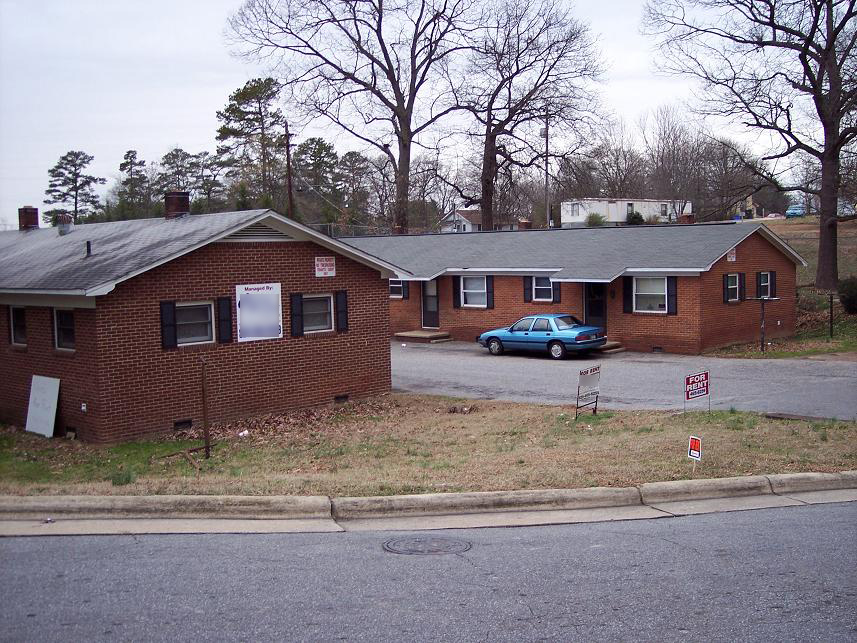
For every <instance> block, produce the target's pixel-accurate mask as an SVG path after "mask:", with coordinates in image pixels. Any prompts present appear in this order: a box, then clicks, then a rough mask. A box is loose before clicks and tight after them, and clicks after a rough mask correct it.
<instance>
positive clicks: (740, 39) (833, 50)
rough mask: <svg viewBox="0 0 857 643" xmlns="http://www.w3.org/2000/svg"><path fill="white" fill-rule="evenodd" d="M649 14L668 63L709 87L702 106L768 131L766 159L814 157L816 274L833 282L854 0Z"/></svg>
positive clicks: (853, 122) (659, 7)
mask: <svg viewBox="0 0 857 643" xmlns="http://www.w3.org/2000/svg"><path fill="white" fill-rule="evenodd" d="M646 23H647V25H648V29H649V30H650V31H651V32H654V33H657V34H659V35H661V37H662V39H661V53H662V54H663V57H664V58H663V60H664V67H665V68H666V69H668V70H671V71H673V72H677V73H681V74H687V75H690V76H694V77H696V78H699V79H700V80H701V81H702V82H703V85H704V86H705V87H706V89H708V90H709V93H708V94H707V95H706V96H705V101H704V103H703V104H702V105H701V106H700V109H701V110H702V111H703V112H705V113H709V114H716V115H720V116H727V117H734V118H736V119H738V120H739V121H740V122H742V123H743V124H744V125H746V126H747V127H749V128H751V129H753V130H756V131H759V132H761V133H764V134H767V135H769V136H770V137H771V140H772V143H773V145H774V146H775V149H773V150H772V152H771V153H770V154H769V155H768V156H767V157H765V158H764V159H763V161H773V160H778V159H784V158H786V157H789V156H790V155H792V154H794V153H796V152H803V153H805V154H809V155H811V156H813V157H815V158H816V159H818V161H819V162H820V165H821V184H820V186H819V188H818V189H817V190H815V189H814V188H813V192H812V193H815V194H817V195H818V197H819V199H820V215H821V217H820V219H821V221H820V233H819V245H818V268H817V272H816V278H815V283H816V285H817V286H819V287H822V288H835V287H836V285H837V281H838V266H837V256H836V255H837V229H836V226H837V197H838V194H839V187H840V181H841V175H840V156H841V153H842V150H843V148H845V147H846V146H847V145H848V144H849V142H851V141H853V140H854V139H855V138H857V55H855V50H854V49H855V44H857V0H649V1H648V3H647V5H646ZM764 168H765V166H764V165H762V164H759V165H758V167H757V171H761V172H763V173H764V174H765V175H766V176H767V178H770V179H777V177H776V176H773V174H772V173H771V172H770V171H768V170H766V169H764ZM782 189H784V190H787V189H804V188H803V186H799V185H798V186H782Z"/></svg>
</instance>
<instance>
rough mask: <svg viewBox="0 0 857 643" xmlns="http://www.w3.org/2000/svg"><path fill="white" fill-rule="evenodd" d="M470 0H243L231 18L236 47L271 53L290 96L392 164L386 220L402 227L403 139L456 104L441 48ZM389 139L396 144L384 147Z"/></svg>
mask: <svg viewBox="0 0 857 643" xmlns="http://www.w3.org/2000/svg"><path fill="white" fill-rule="evenodd" d="M471 2H472V0H396V1H394V2H389V3H384V2H383V0H245V2H244V5H243V6H242V7H241V9H240V10H239V11H238V12H237V13H236V14H235V15H234V16H233V17H232V18H231V20H230V27H231V31H232V33H233V35H234V36H235V37H236V38H237V40H238V41H239V42H241V43H242V44H243V46H244V53H245V55H249V56H251V57H256V58H258V57H272V58H273V59H274V60H273V61H274V63H275V64H276V65H277V67H278V70H279V73H280V74H281V75H282V76H283V80H284V82H285V83H286V84H287V86H288V87H289V88H290V90H291V92H292V99H293V101H294V102H295V103H296V105H297V106H298V107H299V108H300V109H301V110H302V111H303V112H304V113H305V114H306V115H308V116H310V117H323V118H326V119H328V120H329V121H331V122H333V123H335V124H336V125H337V126H339V127H341V128H342V129H344V130H345V131H347V132H349V133H350V134H352V135H353V136H355V137H357V138H358V139H360V140H362V141H364V142H365V143H367V144H369V145H372V146H374V147H376V148H377V149H378V150H380V152H381V153H382V154H384V155H385V156H386V157H387V158H388V159H389V161H390V163H391V164H392V167H393V169H394V172H395V181H396V197H395V202H394V205H393V215H394V230H395V231H396V232H399V233H403V232H407V228H408V213H407V202H408V184H409V181H410V167H411V147H412V145H413V143H414V141H415V139H416V138H417V137H418V136H420V135H421V134H423V133H424V132H426V130H427V129H429V128H430V127H432V126H433V125H435V124H436V123H437V121H438V120H439V119H440V118H442V117H443V116H445V115H447V114H449V113H450V112H451V111H453V110H454V109H455V107H454V106H450V105H447V104H445V103H444V100H443V98H444V96H443V94H444V92H443V91H442V87H443V86H444V83H446V81H447V80H448V79H449V78H450V75H449V70H450V64H449V63H450V58H451V57H452V56H453V55H454V54H455V53H456V52H458V51H461V50H462V49H463V47H464V31H465V25H464V23H465V19H466V14H467V11H468V10H469V8H470V3H471ZM394 147H395V149H393V148H394Z"/></svg>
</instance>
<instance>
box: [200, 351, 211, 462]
mask: <svg viewBox="0 0 857 643" xmlns="http://www.w3.org/2000/svg"><path fill="white" fill-rule="evenodd" d="M199 361H200V364H201V365H202V435H203V437H204V439H205V459H206V460H208V459H209V458H210V457H211V432H210V431H209V430H208V395H207V391H206V381H205V379H206V378H205V358H204V357H200V358H199Z"/></svg>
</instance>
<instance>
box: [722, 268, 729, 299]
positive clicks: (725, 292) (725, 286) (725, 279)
mask: <svg viewBox="0 0 857 643" xmlns="http://www.w3.org/2000/svg"><path fill="white" fill-rule="evenodd" d="M723 303H724V304H728V303H729V275H723Z"/></svg>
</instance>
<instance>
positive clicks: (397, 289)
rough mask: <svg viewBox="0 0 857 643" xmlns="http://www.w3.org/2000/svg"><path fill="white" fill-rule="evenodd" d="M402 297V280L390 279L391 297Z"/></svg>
mask: <svg viewBox="0 0 857 643" xmlns="http://www.w3.org/2000/svg"><path fill="white" fill-rule="evenodd" d="M401 298H402V280H401V279H390V299H401Z"/></svg>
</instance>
